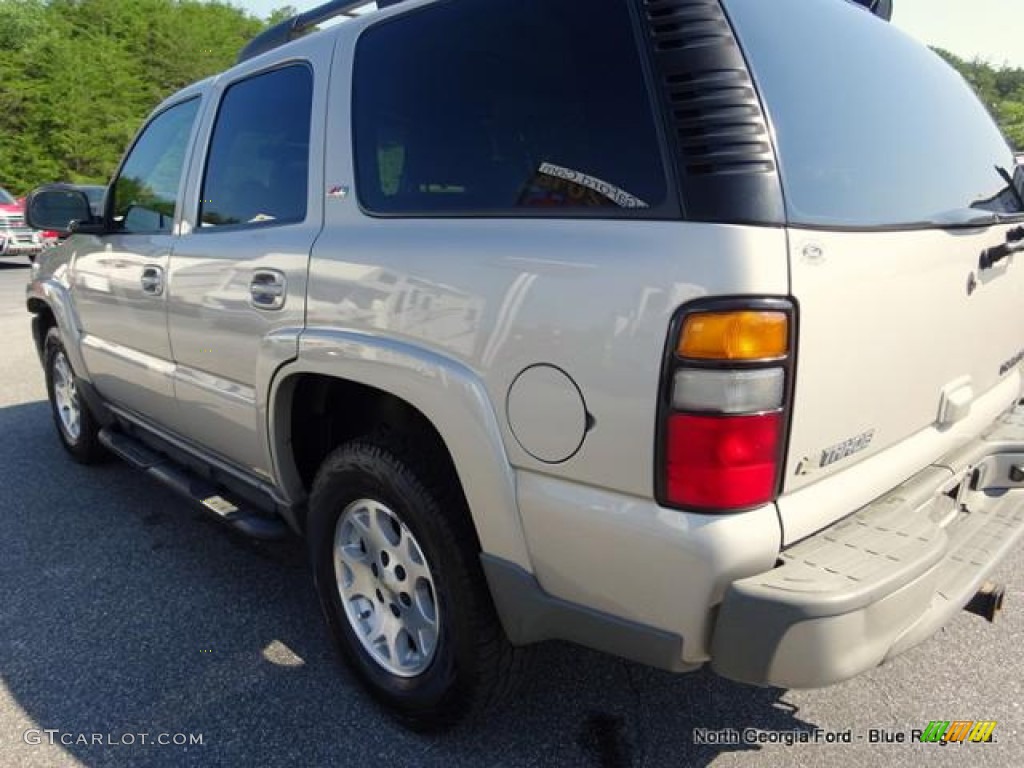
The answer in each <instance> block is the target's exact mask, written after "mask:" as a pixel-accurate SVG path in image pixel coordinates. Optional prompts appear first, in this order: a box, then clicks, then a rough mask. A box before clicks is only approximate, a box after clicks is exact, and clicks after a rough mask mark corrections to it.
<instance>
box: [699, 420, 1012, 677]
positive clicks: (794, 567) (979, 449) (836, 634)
mask: <svg viewBox="0 0 1024 768" xmlns="http://www.w3.org/2000/svg"><path fill="white" fill-rule="evenodd" d="M1021 465H1024V406H1021V405H1018V406H1017V407H1016V408H1015V409H1014V410H1012V411H1010V412H1009V413H1008V414H1006V415H1004V416H1003V417H1002V418H1001V419H1000V420H999V421H997V422H996V424H995V425H994V426H993V428H992V429H991V430H990V431H989V432H988V433H987V434H986V435H985V436H983V437H982V438H980V439H978V440H976V441H974V442H973V443H971V444H970V445H968V446H967V447H965V448H963V449H961V450H960V451H958V452H956V453H955V454H954V455H951V456H949V457H947V458H946V459H945V460H943V461H940V462H937V463H936V464H934V465H932V466H930V467H928V468H926V469H925V470H923V471H921V472H920V473H918V474H917V475H915V476H914V477H912V478H911V479H910V480H908V481H907V482H906V483H904V484H903V485H901V486H899V487H898V488H895V489H894V490H892V491H891V492H890V493H888V494H886V495H885V496H883V497H881V498H879V499H877V500H876V501H874V502H872V503H871V504H869V505H868V506H866V507H864V508H863V509H861V510H860V511H858V512H857V513H855V514H853V515H851V516H850V517H848V518H845V519H844V520H842V521H840V522H839V523H837V524H835V525H833V526H830V527H829V528H826V529H825V530H823V531H821V532H819V533H817V534H815V535H814V536H811V537H810V538H807V539H804V540H803V541H801V542H800V543H798V544H796V545H794V546H792V547H790V548H788V549H786V550H785V551H784V552H783V553H782V557H781V561H780V563H781V564H780V565H779V566H778V567H776V568H773V569H771V570H769V571H766V572H764V573H760V574H758V575H755V576H752V577H749V578H745V579H741V580H738V581H735V582H733V583H732V585H731V586H730V587H729V588H728V589H727V590H726V594H725V597H724V600H723V602H722V604H721V606H720V609H719V614H718V619H717V622H716V624H715V629H714V634H713V638H712V643H711V659H712V661H711V663H712V667H713V668H714V669H715V671H716V672H718V673H719V674H721V675H723V676H725V677H728V678H731V679H734V680H740V681H743V682H748V683H754V684H759V685H776V686H782V687H796V688H809V687H817V686H823V685H829V684H832V683H836V682H839V681H841V680H844V679H846V678H849V677H852V676H854V675H856V674H858V673H860V672H863V671H865V670H867V669H870V668H872V667H874V666H876V665H878V664H880V663H882V662H883V661H885V660H887V659H889V658H891V657H893V656H895V655H897V654H899V653H901V652H902V651H904V650H906V649H908V648H910V647H912V646H914V645H916V644H917V643H919V642H921V641H922V640H924V639H925V638H927V637H929V636H930V635H931V634H933V633H934V632H935V631H936V630H937V629H938V628H939V627H941V626H942V625H943V624H944V623H946V622H947V621H948V620H949V619H950V618H951V617H952V616H953V615H954V614H955V613H956V612H957V611H959V610H960V609H961V608H963V606H964V605H966V604H967V602H968V601H969V600H970V599H971V597H972V596H973V595H974V594H975V593H976V592H977V591H978V589H979V587H980V586H981V585H982V583H983V582H984V581H985V578H986V576H987V575H988V574H989V573H990V572H991V571H992V569H993V568H994V567H995V566H996V565H997V563H998V562H999V561H1000V560H1001V559H1002V557H1003V556H1004V555H1006V553H1007V552H1009V551H1010V550H1011V549H1012V548H1013V547H1014V546H1016V545H1017V543H1018V542H1019V541H1020V539H1021V537H1022V536H1024V482H1022V481H1015V480H1013V479H1012V478H1011V468H1012V467H1015V466H1021ZM1017 475H1019V473H1015V476H1017Z"/></svg>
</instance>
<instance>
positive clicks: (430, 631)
mask: <svg viewBox="0 0 1024 768" xmlns="http://www.w3.org/2000/svg"><path fill="white" fill-rule="evenodd" d="M402 619H403V621H402V623H403V625H404V627H405V631H406V632H408V633H409V636H410V637H412V639H413V640H414V641H415V643H416V650H417V652H418V653H420V654H421V655H423V656H427V657H429V656H430V655H431V654H432V653H433V651H434V646H435V644H436V643H437V623H436V622H435V621H434V620H433V619H431V618H429V617H427V616H425V615H424V614H423V612H422V611H421V610H420V608H419V605H418V604H417V603H416V601H415V600H414V601H413V604H412V606H411V607H409V608H406V609H405V610H404V611H403V613H402Z"/></svg>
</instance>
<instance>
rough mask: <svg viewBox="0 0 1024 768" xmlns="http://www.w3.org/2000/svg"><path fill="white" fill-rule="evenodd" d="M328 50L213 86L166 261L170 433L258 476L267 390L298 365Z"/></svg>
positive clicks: (317, 209) (327, 45) (263, 469)
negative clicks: (279, 373)
mask: <svg viewBox="0 0 1024 768" xmlns="http://www.w3.org/2000/svg"><path fill="white" fill-rule="evenodd" d="M319 37H321V38H323V37H327V36H319ZM332 44H333V39H327V40H323V39H320V40H317V39H314V40H312V41H308V40H307V41H304V43H300V44H299V46H298V47H299V50H300V51H303V48H304V49H305V50H304V55H299V56H295V57H293V58H291V59H289V60H288V61H286V62H283V63H277V64H276V65H275V66H273V68H270V69H267V68H266V64H263V67H262V68H261V67H259V66H257V65H255V63H254V65H253V66H251V67H249V68H242V69H241V70H238V69H236V70H233V71H232V72H231V73H230V74H229V75H228V76H225V78H224V79H223V80H222V81H220V82H218V84H217V86H216V88H215V95H214V97H215V99H217V101H218V103H217V104H216V107H215V109H214V110H212V112H211V117H210V120H211V121H212V122H211V124H210V125H209V126H208V127H207V132H206V136H207V141H206V146H205V148H204V149H203V150H202V151H200V152H197V158H196V160H195V162H194V163H193V167H192V169H191V171H190V173H191V179H192V183H190V185H189V188H190V189H191V190H195V192H193V194H194V195H195V196H196V197H197V198H198V199H195V200H193V201H192V205H191V206H190V213H189V215H188V216H187V227H186V230H187V232H186V233H185V234H183V236H182V237H181V239H180V240H179V242H178V243H177V244H176V246H175V249H174V252H173V253H172V256H171V263H170V279H169V283H170V285H169V298H168V330H169V335H170V342H171V350H172V353H173V355H174V362H175V382H174V387H175V394H176V397H177V400H178V409H177V419H176V424H175V427H176V431H178V432H180V433H181V434H183V435H186V436H187V437H188V438H190V439H191V440H193V441H195V442H197V443H199V444H200V445H201V446H202V447H204V448H206V449H209V450H211V451H212V452H214V453H215V454H217V455H218V456H220V457H221V458H225V459H228V460H229V461H231V462H232V463H234V464H236V465H238V466H239V467H241V468H243V469H246V470H248V471H250V472H255V473H257V474H262V475H269V456H268V451H267V448H266V444H267V443H266V435H265V429H264V428H263V427H262V425H263V424H264V423H265V416H264V408H265V395H266V392H265V389H266V386H267V385H268V383H269V380H270V377H271V375H272V373H273V370H274V369H275V368H276V367H277V366H278V365H280V364H281V363H283V362H284V361H286V360H288V359H291V358H292V357H294V355H295V352H296V349H297V344H298V334H299V332H300V331H301V329H302V327H303V323H304V318H305V300H306V266H307V262H308V259H309V253H310V249H311V248H312V245H313V242H314V240H315V239H316V237H317V234H318V233H319V231H320V228H321V224H322V216H323V214H322V203H321V199H322V195H320V194H319V193H318V190H320V189H321V188H322V170H321V168H322V161H321V160H320V158H321V156H322V152H321V150H320V149H319V148H320V147H322V145H323V116H324V114H325V111H326V103H325V100H326V82H325V80H326V77H327V73H328V71H329V67H330V58H331V51H332ZM315 116H319V118H316V117H315Z"/></svg>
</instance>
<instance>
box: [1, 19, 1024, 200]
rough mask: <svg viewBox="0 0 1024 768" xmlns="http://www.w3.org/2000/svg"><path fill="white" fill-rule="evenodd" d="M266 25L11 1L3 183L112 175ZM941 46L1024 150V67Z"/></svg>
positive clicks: (4, 50)
mask: <svg viewBox="0 0 1024 768" xmlns="http://www.w3.org/2000/svg"><path fill="white" fill-rule="evenodd" d="M289 11H290V9H288V8H287V7H284V8H282V9H280V10H278V11H275V12H274V14H273V15H272V16H271V19H270V21H271V22H272V21H275V20H279V19H281V18H285V17H287V16H288V15H289ZM262 26H263V23H262V22H261V21H260V20H258V19H256V18H253V17H252V16H249V15H248V14H246V13H245V12H244V11H242V10H239V9H238V8H235V7H233V6H231V5H229V4H227V3H225V2H220V1H219V0H213V1H209V2H200V1H199V0H0V186H4V187H6V188H7V189H9V190H10V191H12V192H14V193H16V194H20V193H24V192H26V191H27V190H28V189H29V188H31V187H33V186H36V185H37V184H41V183H43V182H47V181H57V180H62V181H73V182H98V183H106V181H107V180H108V178H109V176H110V174H111V173H112V172H113V171H114V168H115V166H116V165H117V162H118V160H119V159H120V157H121V154H122V153H123V152H124V150H125V148H126V147H127V145H128V143H129V142H130V141H131V139H132V137H133V136H134V134H135V131H136V130H137V129H138V127H139V125H140V122H141V121H142V119H143V118H144V117H145V115H146V114H147V113H148V112H149V111H150V110H151V109H152V108H153V107H154V106H155V105H156V104H158V103H159V102H160V101H161V100H162V99H163V98H165V97H166V96H169V95H170V94H171V93H173V92H174V91H176V90H177V89H179V88H181V87H182V86H184V85H187V84H188V83H191V82H193V81H195V80H199V79H202V78H204V77H206V76H208V75H211V74H214V73H216V72H218V71H220V70H222V69H225V68H226V67H228V66H230V65H231V63H232V62H233V61H234V59H235V56H236V55H237V53H238V51H239V49H240V48H241V47H242V46H243V45H244V44H245V42H246V41H248V40H249V39H251V38H252V37H253V36H254V35H255V34H256V33H257V32H259V31H260V29H261V28H262ZM939 53H940V54H941V55H942V56H944V57H945V58H946V59H947V61H949V62H950V63H951V64H953V66H955V67H956V68H957V69H959V70H960V71H961V72H962V73H963V74H964V76H965V77H966V78H967V80H968V81H970V83H971V84H972V85H973V86H974V87H975V88H976V89H977V91H978V93H979V94H980V95H981V98H982V99H983V100H984V101H985V103H986V104H987V105H988V107H989V109H990V110H991V111H992V113H993V115H995V116H996V117H997V119H998V120H999V122H1000V124H1001V125H1002V127H1003V130H1004V131H1005V132H1006V134H1007V136H1008V137H1009V139H1010V141H1011V142H1012V143H1013V144H1015V146H1016V147H1017V149H1018V150H1020V151H1024V69H1005V68H1004V69H994V68H992V67H990V66H989V65H987V64H985V63H984V62H980V61H970V62H968V61H963V60H961V59H959V58H957V57H956V56H954V55H952V54H950V53H947V52H945V51H939Z"/></svg>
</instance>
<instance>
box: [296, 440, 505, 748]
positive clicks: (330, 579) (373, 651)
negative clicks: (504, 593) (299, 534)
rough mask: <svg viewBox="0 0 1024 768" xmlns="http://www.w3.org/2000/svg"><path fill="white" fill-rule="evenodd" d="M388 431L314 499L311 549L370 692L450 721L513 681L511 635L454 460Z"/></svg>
mask: <svg viewBox="0 0 1024 768" xmlns="http://www.w3.org/2000/svg"><path fill="white" fill-rule="evenodd" d="M426 453H428V451H421V452H416V453H415V454H414V453H413V452H412V451H410V450H408V449H404V448H402V447H401V446H400V445H396V444H395V443H394V442H392V441H387V440H383V439H363V440H357V441H353V442H351V443H348V444H346V445H343V446H342V447H340V448H338V449H337V450H336V451H334V452H333V453H332V454H330V456H328V457H327V459H326V460H325V461H324V463H323V465H322V466H321V468H320V471H319V472H318V473H317V477H316V480H315V482H314V484H313V491H312V494H311V496H310V506H309V529H308V533H309V548H310V557H311V561H312V566H313V574H314V581H315V584H316V589H317V594H318V597H319V598H320V604H321V607H322V609H323V611H324V614H325V616H326V619H327V623H328V625H329V627H330V629H331V633H332V636H333V638H334V640H335V643H336V645H337V646H338V649H339V650H340V651H341V654H342V656H343V657H344V659H345V661H346V662H347V663H348V665H349V666H350V668H351V669H352V670H353V671H354V672H355V674H356V675H357V677H358V678H359V679H360V681H361V682H362V683H363V684H364V685H365V686H366V688H367V689H368V690H369V691H370V693H371V694H372V695H373V696H374V698H375V699H377V701H378V702H380V703H381V704H383V705H384V706H385V707H386V708H387V710H388V711H389V712H390V713H392V714H393V715H395V716H397V717H398V718H399V719H400V720H401V721H402V722H403V723H404V724H406V725H408V726H410V727H412V728H416V729H421V730H422V729H435V728H442V727H446V726H450V725H452V724H454V723H456V722H457V721H459V720H461V719H463V718H465V717H466V716H467V715H471V714H476V713H478V712H481V711H483V710H486V709H489V708H491V707H492V706H494V705H495V704H497V703H498V702H499V701H500V700H501V699H503V698H504V696H505V695H506V694H507V693H508V692H509V691H510V690H511V687H512V684H513V683H514V682H515V680H516V678H517V677H518V673H519V668H520V667H521V657H522V652H521V651H520V650H519V649H515V648H513V647H512V646H511V645H510V644H509V642H508V640H507V639H506V637H505V634H504V631H503V629H502V627H501V624H500V622H499V620H498V617H497V614H496V613H495V610H494V605H493V603H492V601H491V597H490V593H489V592H488V590H487V586H486V581H485V578H484V575H483V571H482V568H481V567H480V561H479V545H478V543H477V540H476V535H475V533H474V531H473V528H472V524H471V521H470V518H469V513H468V510H467V509H466V505H465V501H464V499H463V497H462V492H461V489H460V488H459V487H458V485H457V483H456V481H455V480H454V478H452V477H451V472H450V470H449V469H448V466H447V463H446V462H445V463H442V462H438V461H437V459H436V458H432V459H427V458H425V454H426Z"/></svg>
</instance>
